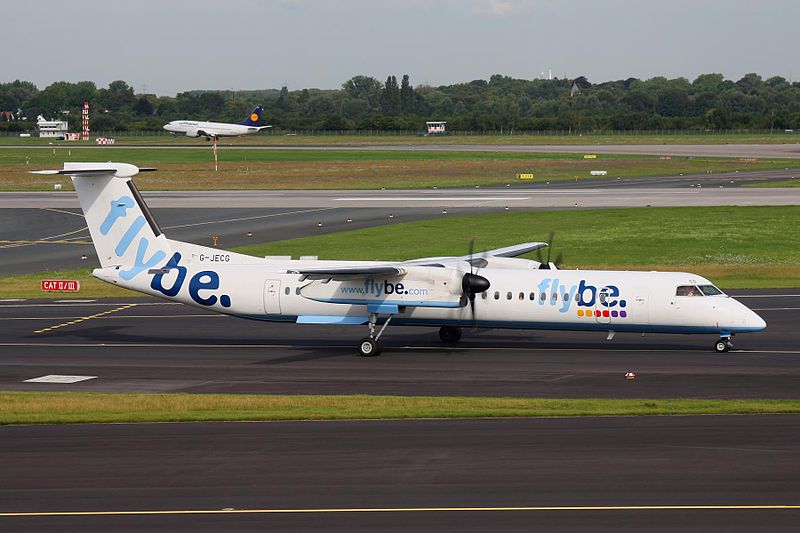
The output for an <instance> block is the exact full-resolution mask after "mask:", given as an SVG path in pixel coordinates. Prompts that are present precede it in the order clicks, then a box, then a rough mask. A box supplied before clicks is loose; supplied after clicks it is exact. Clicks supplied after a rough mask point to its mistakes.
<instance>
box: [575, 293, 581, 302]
mask: <svg viewBox="0 0 800 533" xmlns="http://www.w3.org/2000/svg"><path fill="white" fill-rule="evenodd" d="M575 301H576V302H580V301H581V295H580V294H578V293H577V292H576V293H575Z"/></svg>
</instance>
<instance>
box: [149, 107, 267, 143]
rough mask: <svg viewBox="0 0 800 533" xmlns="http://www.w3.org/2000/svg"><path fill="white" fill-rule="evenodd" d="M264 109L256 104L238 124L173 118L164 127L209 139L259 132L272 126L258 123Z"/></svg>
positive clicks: (168, 129)
mask: <svg viewBox="0 0 800 533" xmlns="http://www.w3.org/2000/svg"><path fill="white" fill-rule="evenodd" d="M263 111H264V109H263V108H262V107H261V106H260V105H259V106H256V107H255V108H254V109H253V110H252V111H250V114H249V115H247V118H246V119H244V120H243V121H241V122H240V123H238V124H229V123H227V122H197V121H196V120H173V121H172V122H170V123H168V124H165V125H164V129H165V130H167V131H168V132H170V133H175V134H177V133H183V134H184V135H186V136H187V137H205V138H206V140H207V141H210V140H211V139H212V138H214V139H217V138H219V137H240V136H242V135H248V134H250V133H256V132H259V131H261V130H263V129H264V128H271V127H272V126H259V125H258V121H259V120H261V113H262V112H263Z"/></svg>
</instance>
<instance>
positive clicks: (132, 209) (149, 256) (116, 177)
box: [40, 163, 170, 281]
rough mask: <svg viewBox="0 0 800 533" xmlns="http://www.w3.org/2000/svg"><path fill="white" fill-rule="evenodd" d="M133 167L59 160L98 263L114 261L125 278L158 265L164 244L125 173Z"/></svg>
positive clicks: (134, 171)
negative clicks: (69, 181) (71, 186)
mask: <svg viewBox="0 0 800 533" xmlns="http://www.w3.org/2000/svg"><path fill="white" fill-rule="evenodd" d="M139 170H140V169H139V168H137V167H135V166H134V165H129V164H127V163H64V169H63V170H59V171H41V172H40V173H47V174H65V175H68V176H70V177H71V178H72V182H73V183H74V184H75V190H76V191H77V193H78V199H79V200H80V203H81V209H82V210H83V214H84V216H85V217H86V224H87V226H88V227H89V232H90V233H91V235H92V242H93V243H94V247H95V250H97V257H98V259H99V260H100V266H101V267H103V268H106V267H119V276H120V278H122V279H123V280H125V281H130V280H132V279H134V278H136V277H137V276H139V275H140V274H143V273H145V274H146V273H147V270H148V269H150V268H157V267H160V266H161V265H163V264H164V263H165V262H166V261H167V259H168V257H169V255H170V246H169V242H168V241H167V238H166V237H165V236H164V235H163V233H162V232H161V229H160V228H159V227H158V224H157V223H156V221H155V219H154V218H153V215H152V213H151V212H150V210H149V209H148V207H147V205H146V204H145V203H144V200H143V199H142V195H141V194H140V193H139V190H138V189H137V188H136V186H135V185H134V183H133V181H132V180H131V178H132V177H133V176H135V175H136V174H138V173H139Z"/></svg>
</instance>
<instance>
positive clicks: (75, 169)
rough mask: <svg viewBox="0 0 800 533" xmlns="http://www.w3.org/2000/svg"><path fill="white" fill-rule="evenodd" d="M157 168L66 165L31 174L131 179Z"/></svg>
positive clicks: (109, 163) (97, 164)
mask: <svg viewBox="0 0 800 533" xmlns="http://www.w3.org/2000/svg"><path fill="white" fill-rule="evenodd" d="M156 170H157V169H155V168H139V167H137V166H136V165H131V164H129V163H111V162H106V163H64V168H63V169H59V170H33V171H31V174H42V175H46V176H52V175H65V176H83V177H92V176H116V177H117V178H131V177H133V176H135V175H136V174H138V173H139V172H154V171H156Z"/></svg>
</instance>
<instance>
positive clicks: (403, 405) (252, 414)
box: [0, 392, 800, 425]
mask: <svg viewBox="0 0 800 533" xmlns="http://www.w3.org/2000/svg"><path fill="white" fill-rule="evenodd" d="M0 405H2V406H3V409H1V410H0V425H4V424H68V423H103V422H105V423H129V422H133V423H136V422H190V421H191V422H197V421H223V420H225V421H236V420H240V421H244V420H252V421H255V420H362V419H404V418H405V419H407V418H487V417H552V416H562V417H563V416H653V415H701V414H702V415H710V414H766V413H800V400H698V399H691V398H678V399H658V400H651V399H593V398H589V399H547V398H480V397H477V398H475V397H447V396H445V397H426V396H409V397H405V396H366V395H353V396H299V395H298V396H271V395H245V394H109V393H69V392H46V393H41V392H0Z"/></svg>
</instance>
